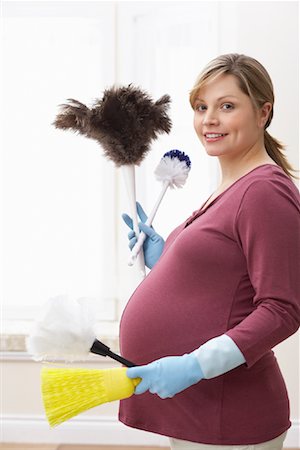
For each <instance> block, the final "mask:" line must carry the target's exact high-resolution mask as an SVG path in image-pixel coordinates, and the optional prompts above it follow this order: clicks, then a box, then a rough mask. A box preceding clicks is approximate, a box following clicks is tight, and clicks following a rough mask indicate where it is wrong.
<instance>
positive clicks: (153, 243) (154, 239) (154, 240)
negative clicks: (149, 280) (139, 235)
mask: <svg viewBox="0 0 300 450" xmlns="http://www.w3.org/2000/svg"><path fill="white" fill-rule="evenodd" d="M136 206H137V213H138V216H139V218H140V219H141V221H142V222H140V223H139V229H140V230H141V231H143V232H144V233H145V234H146V235H147V237H146V239H145V241H144V244H143V250H144V258H145V264H146V266H147V267H148V268H149V269H152V267H153V266H154V265H155V264H156V263H157V261H158V260H159V258H160V256H161V254H162V252H163V249H164V245H165V241H164V240H163V238H162V237H161V236H160V235H159V234H157V233H156V232H155V231H154V229H153V228H152V227H148V226H147V225H145V222H146V220H147V218H148V217H147V215H146V213H145V211H144V210H143V208H142V207H141V205H140V204H139V203H138V202H136ZM122 218H123V220H124V222H125V223H126V225H127V226H128V227H129V228H131V231H129V233H128V239H129V248H130V250H131V249H132V248H133V247H134V245H135V244H136V241H137V239H136V236H135V232H134V231H133V223H132V219H131V217H129V216H128V215H127V214H122Z"/></svg>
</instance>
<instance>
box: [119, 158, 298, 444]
mask: <svg viewBox="0 0 300 450" xmlns="http://www.w3.org/2000/svg"><path fill="white" fill-rule="evenodd" d="M299 324H300V200H299V191H298V189H297V188H296V186H295V185H294V183H293V182H292V181H291V180H290V178H289V177H288V176H287V175H286V174H285V173H284V171H283V170H282V169H281V168H280V167H279V166H276V165H272V164H264V165H262V166H259V167H257V168H255V169H253V170H252V171H250V172H249V173H247V174H246V175H244V176H242V177H241V178H239V179H238V180H237V181H236V182H234V183H233V184H232V185H231V186H229V187H228V188H227V189H226V190H225V191H224V192H222V193H221V194H220V195H219V196H218V197H217V198H216V199H215V200H214V201H213V202H212V203H210V204H209V205H208V207H206V208H200V209H199V210H197V211H195V212H194V213H193V215H192V216H191V217H190V218H188V219H187V220H186V221H185V222H184V223H183V224H181V225H180V226H178V227H177V228H176V229H175V230H174V231H173V232H172V233H171V234H170V235H169V237H168V239H167V241H166V244H165V247H164V251H163V254H162V256H161V258H160V259H159V261H158V262H157V263H156V265H155V266H154V268H153V269H152V270H151V272H150V273H149V274H148V275H147V277H146V278H145V279H144V281H143V282H142V283H141V284H140V285H139V286H138V287H137V289H136V290H135V292H134V293H133V295H132V296H131V298H130V300H129V302H128V304H127V306H126V308H125V310H124V312H123V316H122V320H121V324H120V345H121V352H122V354H123V356H124V357H125V358H127V359H129V360H132V361H134V362H135V363H136V364H139V365H141V364H147V363H149V362H151V361H154V360H156V359H158V358H162V357H164V356H171V355H182V354H184V353H190V352H191V351H193V350H195V349H196V348H198V347H199V346H200V345H201V344H203V343H204V342H206V341H208V340H209V339H211V338H213V337H216V336H219V335H221V334H223V333H226V334H227V335H228V336H230V337H231V338H232V339H233V340H234V342H235V343H236V344H237V346H238V347H239V349H240V350H241V352H242V353H243V355H244V357H245V359H246V363H245V364H243V365H241V366H239V367H237V368H236V369H233V370H231V371H230V372H227V373H225V374H224V375H221V376H218V377H215V378H212V379H209V380H201V381H200V382H199V383H197V384H196V385H194V386H191V387H190V388H188V389H186V390H185V391H183V392H181V393H179V394H177V395H175V397H173V398H171V399H164V400H162V399H160V398H159V397H158V396H157V395H153V394H150V393H149V392H147V393H145V394H142V395H134V396H132V397H131V398H129V399H126V400H123V401H121V402H120V411H119V419H120V421H122V422H123V423H125V424H126V425H128V426H131V427H134V428H139V429H143V430H147V431H151V432H154V433H159V434H162V435H165V436H170V437H174V438H177V439H183V440H187V441H192V442H199V443H207V444H220V445H230V444H232V445H234V444H235V445H239V444H241V445H242V444H256V443H260V442H264V441H267V440H270V439H273V438H275V437H277V436H279V435H280V434H281V433H283V432H284V431H286V430H287V429H288V428H289V427H290V425H291V422H290V418H289V400H288V394H287V391H286V386H285V383H284V380H283V377H282V374H281V372H280V369H279V367H278V364H277V360H276V357H275V355H274V353H273V351H272V348H273V347H274V346H276V345H277V344H278V343H280V342H282V341H283V340H285V339H286V338H287V337H289V336H291V335H292V334H293V333H295V332H296V331H297V329H298V327H299ZM291 357H293V355H291Z"/></svg>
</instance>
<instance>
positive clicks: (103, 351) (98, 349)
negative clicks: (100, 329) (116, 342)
mask: <svg viewBox="0 0 300 450" xmlns="http://www.w3.org/2000/svg"><path fill="white" fill-rule="evenodd" d="M90 352H91V353H94V354H96V355H101V356H108V357H109V358H112V359H114V360H115V361H118V362H119V363H121V364H123V365H124V366H126V367H135V366H136V364H134V363H133V362H131V361H128V359H125V358H123V357H122V356H120V355H118V354H117V353H114V352H112V351H111V350H110V348H109V347H108V346H107V345H105V344H103V342H101V341H98V339H95V341H94V342H93V345H92V347H91V349H90Z"/></svg>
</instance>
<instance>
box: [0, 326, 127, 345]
mask: <svg viewBox="0 0 300 450" xmlns="http://www.w3.org/2000/svg"><path fill="white" fill-rule="evenodd" d="M32 326H33V322H32V321H30V320H23V321H21V320H6V321H3V322H2V324H1V346H0V351H1V352H4V353H6V352H26V337H27V336H28V335H29V334H30V332H31V329H32ZM95 334H96V337H97V338H98V339H99V340H100V341H102V342H103V343H105V344H106V345H108V347H110V349H111V350H112V351H114V352H119V322H117V321H102V322H98V323H97V326H96V333H95Z"/></svg>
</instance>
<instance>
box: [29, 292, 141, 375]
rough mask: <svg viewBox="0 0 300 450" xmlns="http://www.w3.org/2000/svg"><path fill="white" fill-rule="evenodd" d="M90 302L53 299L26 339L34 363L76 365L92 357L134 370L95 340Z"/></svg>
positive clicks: (93, 317) (129, 363)
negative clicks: (71, 363)
mask: <svg viewBox="0 0 300 450" xmlns="http://www.w3.org/2000/svg"><path fill="white" fill-rule="evenodd" d="M90 306H91V305H88V304H87V299H84V298H81V299H78V300H72V299H70V298H69V297H67V296H58V297H54V298H50V299H49V300H48V301H47V302H46V304H45V308H44V310H43V313H42V314H41V315H40V318H39V319H38V320H37V321H36V322H35V324H34V326H33V328H32V330H31V333H30V335H29V336H28V337H27V339H26V347H27V351H28V353H29V354H31V355H32V357H33V359H34V360H35V361H49V362H50V361H56V360H59V359H63V360H64V361H68V362H73V361H77V360H86V359H87V358H88V356H89V354H90V353H94V354H97V355H101V356H108V357H109V358H112V359H114V360H115V361H118V362H120V363H121V364H124V365H125V366H127V367H132V366H134V365H135V364H134V363H132V362H131V361H128V360H126V359H124V358H123V357H122V356H120V355H118V354H116V353H114V352H112V351H111V350H110V348H109V347H108V346H107V345H105V344H104V343H103V342H101V341H99V340H98V339H96V336H95V325H96V319H95V311H94V310H93V308H91V307H90Z"/></svg>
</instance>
